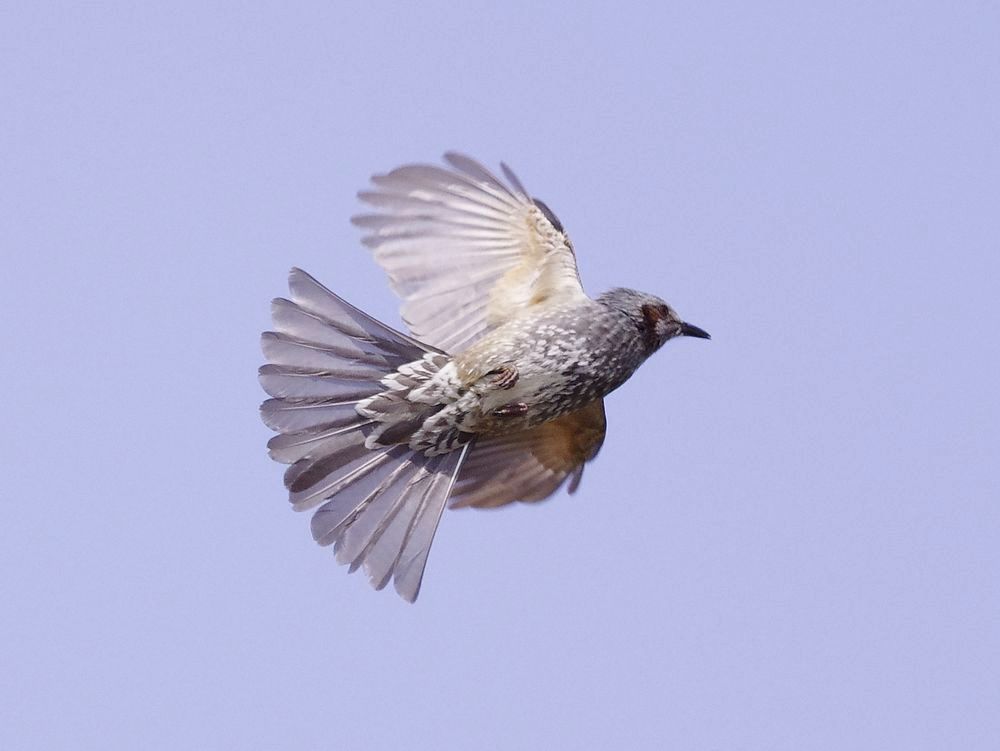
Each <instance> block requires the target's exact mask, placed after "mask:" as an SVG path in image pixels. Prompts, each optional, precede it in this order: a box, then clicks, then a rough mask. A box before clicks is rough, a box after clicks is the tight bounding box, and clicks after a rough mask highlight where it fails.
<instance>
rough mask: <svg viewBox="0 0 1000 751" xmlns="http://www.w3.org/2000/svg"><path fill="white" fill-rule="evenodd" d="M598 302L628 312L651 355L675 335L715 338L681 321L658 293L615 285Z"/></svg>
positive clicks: (647, 351) (626, 313) (647, 353)
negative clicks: (652, 293)
mask: <svg viewBox="0 0 1000 751" xmlns="http://www.w3.org/2000/svg"><path fill="white" fill-rule="evenodd" d="M597 302H599V303H601V304H602V305H606V306H607V307H609V308H613V309H614V310H618V311H620V312H622V313H624V314H625V315H627V316H628V317H629V318H630V319H631V320H632V322H633V323H634V324H635V326H636V328H637V329H638V330H639V334H640V335H641V336H642V341H643V345H644V347H645V350H646V356H647V357H648V356H649V355H651V354H653V352H655V351H656V350H658V349H659V348H660V347H662V346H663V345H664V343H665V342H666V341H667V340H668V339H673V338H674V337H675V336H694V337H697V338H698V339H711V338H712V337H711V336H709V334H708V332H707V331H704V330H703V329H700V328H698V327H697V326H693V325H692V324H690V323H685V322H684V321H683V320H681V317H680V316H679V315H677V312H676V311H675V310H674V309H673V308H671V307H670V306H669V305H667V304H666V303H665V302H663V300H661V299H660V298H659V297H657V296H656V295H647V294H646V293H645V292H637V291H636V290H634V289H626V288H625V287H615V288H614V289H610V290H608V291H607V292H605V293H604V294H603V295H601V296H600V297H598V298H597Z"/></svg>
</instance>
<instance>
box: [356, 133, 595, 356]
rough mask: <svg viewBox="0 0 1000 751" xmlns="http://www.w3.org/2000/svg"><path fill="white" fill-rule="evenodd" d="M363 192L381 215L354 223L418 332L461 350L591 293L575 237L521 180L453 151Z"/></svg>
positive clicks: (383, 179)
mask: <svg viewBox="0 0 1000 751" xmlns="http://www.w3.org/2000/svg"><path fill="white" fill-rule="evenodd" d="M444 161H445V163H446V164H447V167H440V166H436V165H430V164H411V165H406V166H403V167H398V168H396V169H394V170H392V171H391V172H389V173H387V174H385V175H375V176H374V177H373V178H372V183H373V184H374V185H375V186H376V188H377V190H365V191H361V192H360V193H358V196H359V198H361V200H362V201H364V202H365V203H367V204H369V205H370V206H372V207H373V208H374V209H375V210H376V211H377V212H378V213H372V214H361V215H359V216H356V217H354V218H353V219H352V221H353V222H354V224H356V225H357V226H359V227H361V228H362V229H363V230H365V235H364V237H363V239H362V242H363V243H364V244H365V245H366V246H367V247H369V248H371V249H372V251H373V253H374V256H375V260H376V261H377V262H378V263H379V264H380V265H381V266H382V268H383V269H384V270H385V271H386V273H387V274H388V275H389V279H390V282H391V283H392V286H393V289H395V291H396V292H397V294H399V296H400V297H401V298H402V299H403V305H402V314H403V319H404V320H405V321H406V323H407V325H408V326H409V327H410V330H411V331H412V332H413V335H414V336H415V337H416V338H418V339H420V340H421V341H425V342H427V343H429V344H432V345H434V346H436V347H439V348H441V349H443V350H446V351H451V352H458V351H461V350H463V349H465V348H466V347H468V346H469V345H470V344H472V343H473V342H475V341H476V340H477V339H479V338H480V337H482V336H483V335H484V334H485V333H487V332H488V331H489V330H491V329H492V328H495V327H496V326H499V325H501V324H503V323H505V322H506V321H508V320H510V319H512V318H515V317H517V316H520V315H523V314H524V313H526V312H528V311H530V310H532V309H534V308H536V307H537V306H544V305H549V304H555V303H559V302H563V301H566V300H568V299H572V298H574V297H576V296H583V294H584V292H583V287H582V286H581V284H580V277H579V273H578V271H577V268H576V258H575V256H574V254H573V248H572V245H571V243H570V241H569V237H568V236H567V235H566V233H565V232H564V231H563V230H562V227H561V225H560V224H559V222H558V220H556V219H555V215H554V214H552V212H551V211H550V210H549V209H548V207H546V206H545V205H544V204H543V203H541V202H540V201H538V202H536V200H535V199H532V198H531V197H530V195H529V194H528V192H527V190H525V188H524V186H523V185H522V184H521V182H520V180H518V179H517V176H516V175H515V174H514V173H513V172H512V171H511V170H510V168H509V167H507V166H506V165H501V169H502V172H503V174H504V177H505V180H504V179H501V178H500V177H498V176H496V175H495V174H493V173H492V172H490V171H489V170H488V169H486V168H485V167H483V166H482V165H481V164H479V163H478V162H476V161H475V160H473V159H471V158H469V157H467V156H464V155H462V154H457V153H454V152H449V153H447V154H445V155H444Z"/></svg>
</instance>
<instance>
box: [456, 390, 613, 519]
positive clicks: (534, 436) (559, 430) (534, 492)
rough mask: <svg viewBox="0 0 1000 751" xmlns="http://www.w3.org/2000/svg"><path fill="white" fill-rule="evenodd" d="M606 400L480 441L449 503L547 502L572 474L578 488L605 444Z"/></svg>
mask: <svg viewBox="0 0 1000 751" xmlns="http://www.w3.org/2000/svg"><path fill="white" fill-rule="evenodd" d="M606 428H607V422H606V420H605V417H604V401H603V400H602V399H598V400H597V401H595V402H591V403H590V404H589V405H587V406H586V407H583V408H582V409H579V410H577V411H576V412H570V413H569V414H566V415H563V416H562V417H558V418H556V419H555V420H551V421H550V422H546V423H543V424H541V425H539V426H537V427H534V428H531V429H529V430H522V431H520V432H517V433H511V434H509V435H503V436H497V437H494V438H486V439H481V440H477V441H476V443H475V445H474V446H473V447H472V449H471V450H470V451H469V452H468V454H466V459H465V463H464V464H463V465H462V468H461V470H460V471H459V475H458V480H457V481H456V483H455V485H454V487H453V488H452V493H451V501H450V506H451V507H452V508H461V507H465V506H474V507H476V508H496V507H497V506H503V505H505V504H508V503H511V502H513V501H525V502H533V501H543V500H545V499H546V498H548V497H549V496H551V495H552V494H553V493H555V492H556V491H557V490H558V489H559V487H560V486H561V485H562V484H563V483H564V482H565V481H566V479H567V478H570V485H569V492H570V493H574V492H575V491H576V489H577V487H578V486H579V484H580V478H581V477H582V476H583V465H584V464H585V463H586V462H589V461H590V460H591V459H593V458H594V457H595V456H597V452H598V451H599V450H600V448H601V444H602V443H604V433H605V430H606Z"/></svg>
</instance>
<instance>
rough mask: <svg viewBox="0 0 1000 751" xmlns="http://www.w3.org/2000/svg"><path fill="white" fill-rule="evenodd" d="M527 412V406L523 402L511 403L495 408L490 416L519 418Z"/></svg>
mask: <svg viewBox="0 0 1000 751" xmlns="http://www.w3.org/2000/svg"><path fill="white" fill-rule="evenodd" d="M527 412H528V405H527V404H525V403H524V402H511V403H510V404H505V405H503V406H502V407H497V408H496V409H495V410H493V412H492V414H493V415H495V416H497V417H520V416H521V415H523V414H526V413H527Z"/></svg>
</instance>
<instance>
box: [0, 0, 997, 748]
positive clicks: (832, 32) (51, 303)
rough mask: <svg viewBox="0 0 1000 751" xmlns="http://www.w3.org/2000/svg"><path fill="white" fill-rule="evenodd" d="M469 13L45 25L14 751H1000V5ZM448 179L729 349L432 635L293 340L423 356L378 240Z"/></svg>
mask: <svg viewBox="0 0 1000 751" xmlns="http://www.w3.org/2000/svg"><path fill="white" fill-rule="evenodd" d="M450 5H451V4H450V3H438V4H434V3H420V4H419V7H418V4H405V5H404V4H395V5H389V4H374V3H357V4H347V3H314V4H288V3H274V4H262V3H258V4H250V5H247V4H242V3H233V4H223V3H170V4H167V3H164V4H161V7H159V8H155V7H150V6H148V5H145V4H138V5H137V4H126V3H123V4H120V5H114V4H91V3H87V4H83V3H50V4H41V3H38V4H35V3H9V4H5V5H4V7H3V9H2V10H0V145H2V159H0V252H2V254H3V255H2V258H3V266H2V268H3V273H2V275H0V312H2V316H3V319H2V320H3V325H2V327H0V346H2V352H3V353H4V356H3V360H4V365H3V367H2V368H0V387H2V393H3V397H4V407H3V414H4V418H5V422H6V430H4V431H3V433H2V436H0V442H2V446H0V449H2V454H0V455H2V457H3V472H2V473H0V497H2V500H3V509H4V514H3V521H2V523H0V595H2V603H3V605H2V617H0V747H3V748H4V749H54V748H67V749H69V748H72V749H79V748H100V749H119V748H120V749H136V748H142V749H200V748H206V749H208V748H211V749H257V748H260V749H269V748H273V749H277V748H288V749H313V748H315V749H324V748H340V749H361V748H365V749H400V748H409V749H448V748H497V749H535V748H538V749H544V748H567V749H577V748H580V749H585V748H636V749H661V748H679V749H681V748H683V749H720V750H726V751H729V750H737V751H744V750H746V751H751V750H758V749H759V750H761V751H780V750H783V749H789V750H792V749H795V750H797V751H798V750H801V749H810V750H813V749H831V750H833V749H837V750H840V749H880V750H881V749H887V748H900V749H902V748H905V749H907V750H908V751H912V750H913V749H943V748H956V749H963V750H964V751H977V750H978V749H996V748H1000V713H998V711H997V707H1000V585H998V581H1000V483H998V481H997V461H998V454H1000V427H998V425H1000V397H998V386H997V384H998V383H1000V345H998V342H1000V336H998V333H997V332H998V324H1000V315H998V313H1000V311H998V307H1000V306H998V302H997V300H998V289H1000V281H998V280H1000V261H998V257H1000V256H998V249H1000V203H998V196H1000V138H998V133H1000V46H998V42H997V40H998V39H1000V11H998V10H997V9H996V6H995V4H992V3H986V2H965V3H945V2H942V3H913V2H888V3H870V2H863V3H839V2H838V3H819V4H816V3H784V4H782V3H763V4H761V3H754V4H736V3H726V4H719V3H714V2H704V1H702V0H698V2H681V3H670V4H669V7H667V8H664V7H660V5H666V4H658V5H657V7H653V6H652V5H650V6H645V7H644V6H639V5H635V6H629V7H621V6H619V7H616V8H615V9H611V7H610V4H609V7H607V8H597V7H586V6H581V5H579V4H575V3H565V4H551V5H546V6H544V7H541V6H539V5H538V4H536V3H516V2H507V3H502V4H495V3H489V4H487V3H481V4H471V3H470V4H465V5H463V8H462V9H461V10H457V9H455V8H452V7H449V6H450ZM447 149H458V150H462V151H465V152H467V153H469V154H471V155H473V156H475V157H477V158H478V159H481V160H483V161H484V162H486V163H487V164H490V165H496V164H497V163H498V162H499V161H500V160H501V159H503V160H505V161H507V162H508V163H509V164H510V165H511V166H512V167H513V168H514V169H515V170H516V171H517V172H518V174H519V175H520V177H521V179H522V180H523V181H524V182H525V183H526V184H527V186H528V187H529V188H530V189H531V190H532V192H534V193H535V194H536V195H539V196H540V197H542V198H544V199H545V200H546V201H547V202H548V203H549V204H550V205H551V206H552V207H553V209H554V210H555V211H556V212H557V213H558V214H559V216H560V218H561V219H562V221H563V223H564V224H565V225H566V227H567V228H568V229H569V231H570V233H571V235H572V237H573V239H574V242H575V244H576V248H577V253H578V257H579V265H580V270H581V273H582V276H583V280H584V284H585V286H586V288H587V290H588V291H589V292H591V293H592V294H598V293H600V292H601V291H603V290H604V289H607V288H608V287H611V286H616V285H626V286H635V287H638V288H641V289H645V290H647V291H650V292H653V293H656V294H659V295H660V296H662V297H664V298H665V299H667V300H668V301H669V302H670V303H671V305H673V306H674V307H675V308H677V310H678V311H680V312H681V314H682V315H684V316H685V317H686V318H687V319H688V320H690V321H692V322H694V323H696V324H698V325H700V326H703V327H704V328H705V329H707V330H708V331H710V332H711V333H712V335H713V340H712V341H711V342H703V341H684V340H682V341H677V342H671V343H670V344H669V345H668V346H666V347H665V348H664V350H662V351H661V352H660V353H658V354H657V355H656V356H655V357H654V358H653V359H652V360H651V361H650V362H648V363H647V364H646V365H645V366H644V367H643V368H642V369H641V370H640V371H639V373H638V374H637V375H636V376H635V377H634V378H633V379H632V380H631V381H630V382H629V383H628V384H626V385H625V386H624V387H623V388H621V389H620V390H619V391H618V392H616V393H614V394H613V395H612V396H611V397H610V398H609V399H608V402H607V411H608V422H609V431H608V438H607V441H606V443H605V445H604V448H603V451H602V453H601V455H600V457H599V458H598V459H597V460H596V461H595V462H594V463H593V464H592V465H590V466H589V467H588V470H587V472H586V475H585V477H584V481H583V484H582V486H581V488H580V491H579V492H578V493H577V495H575V496H573V497H572V498H570V497H568V496H566V495H565V494H564V493H561V494H560V495H559V496H557V497H556V498H554V499H553V500H551V501H550V502H548V503H546V504H542V505H538V506H534V507H521V506H519V507H516V508H508V509H505V510H503V511H499V512H476V511H463V512H458V511H455V512H450V513H446V515H445V517H444V519H443V521H442V524H441V527H440V530H439V533H438V537H437V540H436V542H435V545H434V549H433V552H432V554H431V557H430V562H429V565H428V569H427V575H426V577H425V580H424V587H423V591H422V594H421V597H420V600H419V601H418V602H417V604H416V605H415V606H409V605H407V604H406V603H405V602H403V601H402V600H400V599H399V598H398V597H396V596H395V594H393V593H392V592H391V589H390V590H389V591H385V592H381V593H376V592H373V591H371V590H370V588H369V586H368V584H367V582H366V580H365V578H364V577H363V576H362V575H360V574H356V575H354V576H348V575H347V572H346V570H344V569H343V568H341V567H339V566H337V565H336V564H335V562H334V560H333V558H332V555H331V554H330V552H329V551H328V550H324V549H321V548H319V547H318V546H316V545H314V544H313V542H312V540H311V536H310V533H309V528H308V527H309V525H308V518H307V516H305V515H301V514H294V513H292V512H291V511H290V510H289V508H288V503H287V501H286V493H285V491H284V489H283V487H282V484H281V474H282V468H281V467H280V466H279V465H276V464H274V463H273V462H271V461H270V460H269V459H268V457H267V455H266V453H265V450H264V444H265V442H266V440H267V439H268V437H269V435H270V433H269V431H268V430H267V429H266V428H265V427H264V426H263V425H262V424H261V423H260V421H259V419H258V415H257V407H258V404H259V402H260V401H261V400H262V399H263V398H264V394H263V393H262V391H261V390H260V388H259V386H258V384H257V379H256V370H257V367H258V365H260V364H261V362H262V357H261V354H260V352H259V349H258V335H259V332H260V331H261V330H263V329H266V328H268V326H269V305H268V304H269V301H270V299H271V298H272V297H275V296H278V295H282V294H285V279H286V273H287V270H288V268H289V267H290V266H292V265H299V266H301V267H303V268H305V269H306V270H308V271H310V272H311V273H312V274H314V275H315V276H317V277H318V278H319V279H320V280H321V281H323V282H324V283H325V284H326V285H327V286H329V287H331V288H332V289H334V290H336V291H337V292H339V293H340V294H341V295H343V296H344V297H346V298H347V299H348V300H350V301H352V302H354V303H355V304H358V305H360V306H362V307H364V308H365V309H367V310H368V311H369V312H371V313H372V314H374V315H376V316H377V317H379V318H381V319H383V320H385V321H387V322H390V323H392V324H394V325H399V318H398V314H397V309H396V301H395V299H394V298H393V295H392V293H391V292H390V290H389V288H388V285H387V283H386V281H385V279H384V277H383V275H382V274H381V272H380V271H379V269H378V268H377V267H376V265H375V263H374V262H373V261H372V260H371V258H370V257H369V256H368V254H367V253H366V252H365V251H364V249H363V248H362V247H361V246H360V243H359V241H358V236H359V233H358V232H357V230H356V229H355V228H353V227H352V226H351V225H350V224H349V223H348V217H349V216H350V215H351V214H352V213H354V212H355V211H357V209H358V203H357V201H356V198H355V192H356V191H357V190H358V189H360V188H362V187H364V186H365V184H366V181H367V178H368V176H369V175H370V174H372V173H373V172H378V171H385V170H388V169H390V168H392V167H394V166H396V165H398V164H401V163H406V162H412V161H436V160H437V158H438V157H439V155H440V154H441V153H442V152H443V151H445V150H447Z"/></svg>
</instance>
